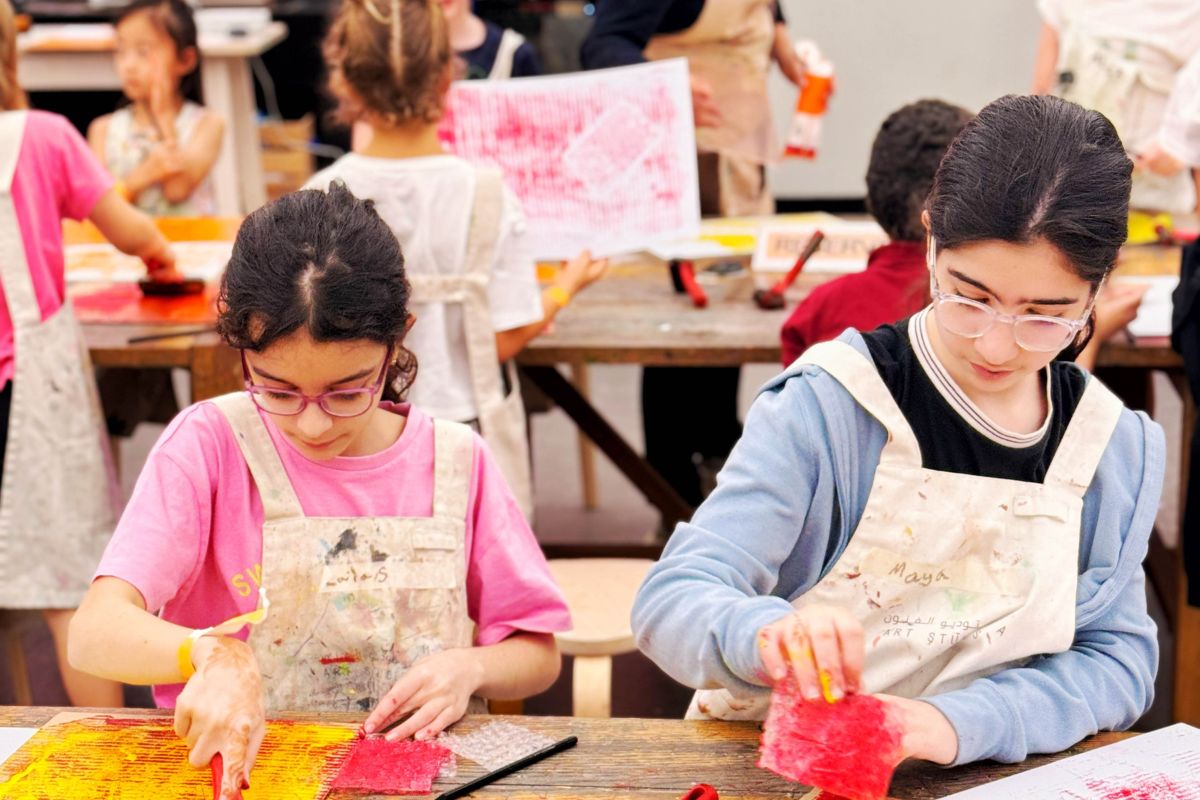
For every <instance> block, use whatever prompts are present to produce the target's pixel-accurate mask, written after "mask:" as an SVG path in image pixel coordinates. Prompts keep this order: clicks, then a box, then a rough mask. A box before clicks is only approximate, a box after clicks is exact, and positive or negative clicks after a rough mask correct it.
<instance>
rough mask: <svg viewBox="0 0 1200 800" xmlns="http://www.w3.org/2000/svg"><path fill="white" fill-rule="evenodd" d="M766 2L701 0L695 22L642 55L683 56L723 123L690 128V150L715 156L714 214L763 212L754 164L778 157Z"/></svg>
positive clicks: (768, 207)
mask: <svg viewBox="0 0 1200 800" xmlns="http://www.w3.org/2000/svg"><path fill="white" fill-rule="evenodd" d="M771 9H772V4H771V2H770V0H707V2H705V3H704V8H703V9H702V10H701V12H700V17H699V18H698V19H697V20H696V23H695V24H694V25H692V26H691V27H690V28H688V29H686V30H683V31H680V32H679V33H670V34H663V35H661V36H655V37H654V38H653V39H651V40H650V43H649V44H648V45H647V46H646V48H645V51H644V52H645V56H646V58H648V59H651V60H654V61H657V60H661V59H666V58H686V59H687V60H688V69H689V70H690V72H691V74H692V75H694V76H696V77H699V78H703V79H704V80H706V81H708V83H709V85H710V86H712V89H713V99H714V100H715V101H716V104H717V106H718V108H720V110H721V115H722V117H723V121H722V123H721V125H720V126H718V127H715V128H697V129H696V149H697V150H699V151H700V152H701V153H718V154H719V155H720V159H719V162H718V182H719V185H720V194H721V213H722V214H724V215H726V216H742V215H748V214H770V213H772V212H773V210H774V205H775V204H774V201H773V200H772V198H771V196H770V194H769V193H768V192H767V191H766V186H765V185H764V182H763V172H762V166H763V165H764V164H766V163H768V162H770V161H771V159H772V158H774V157H775V154H776V153H777V152H778V150H779V148H778V143H777V142H776V139H775V128H774V125H773V123H772V122H771V101H770V97H769V96H768V94H767V74H768V71H769V69H770V66H771V47H772V44H773V43H774V41H775V17H774V15H773V14H772V11H771Z"/></svg>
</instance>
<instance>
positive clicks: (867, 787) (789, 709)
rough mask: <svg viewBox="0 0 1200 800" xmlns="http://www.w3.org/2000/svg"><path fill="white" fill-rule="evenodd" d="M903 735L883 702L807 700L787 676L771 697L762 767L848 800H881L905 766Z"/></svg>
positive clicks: (859, 698)
mask: <svg viewBox="0 0 1200 800" xmlns="http://www.w3.org/2000/svg"><path fill="white" fill-rule="evenodd" d="M901 736H902V728H901V724H900V722H899V720H898V719H896V716H895V712H894V711H893V710H892V708H891V707H889V706H888V705H887V704H886V703H884V702H883V701H881V700H879V699H877V698H874V697H871V696H870V695H862V694H855V695H849V696H848V697H846V698H845V699H843V700H840V701H839V702H837V703H827V702H825V701H824V700H816V701H809V700H805V699H804V698H803V697H802V696H801V694H800V690H799V687H797V685H796V682H795V679H794V678H790V677H789V678H788V679H787V680H785V681H783V682H781V683H779V684H778V685H776V687H775V691H774V692H773V693H772V694H771V707H770V710H769V711H768V712H767V719H766V722H764V724H763V736H762V748H761V750H760V754H759V759H758V766H760V767H762V768H764V769H769V770H771V771H772V772H774V773H776V774H777V775H780V776H782V777H784V778H787V779H788V780H791V781H795V782H797V783H801V784H804V785H806V786H813V787H816V788H818V789H823V790H825V791H826V792H827V793H830V794H833V795H836V796H837V797H841V798H846V800H883V798H885V797H887V790H888V785H889V784H890V783H891V781H892V773H893V772H894V771H895V769H896V765H897V764H899V763H900V761H901V750H900V743H901Z"/></svg>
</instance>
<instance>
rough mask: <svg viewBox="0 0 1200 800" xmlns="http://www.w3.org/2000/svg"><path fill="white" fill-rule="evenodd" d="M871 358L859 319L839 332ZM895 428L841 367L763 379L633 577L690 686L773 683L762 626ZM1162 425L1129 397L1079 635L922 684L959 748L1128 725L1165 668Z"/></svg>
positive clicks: (1092, 509) (781, 611)
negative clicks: (844, 378) (985, 668)
mask: <svg viewBox="0 0 1200 800" xmlns="http://www.w3.org/2000/svg"><path fill="white" fill-rule="evenodd" d="M841 339H842V341H846V342H849V343H850V344H851V345H853V346H854V347H855V348H856V349H858V350H859V351H861V352H862V353H863V354H864V355H867V357H868V358H870V355H869V353H868V351H867V348H866V343H865V342H864V341H863V339H862V337H861V336H860V335H859V334H858V333H857V332H854V331H847V332H846V333H845V334H843V335H842V337H841ZM886 438H887V434H886V432H885V431H884V429H883V426H881V425H880V424H879V423H878V422H877V421H876V420H875V419H874V418H873V417H871V416H870V415H869V414H868V413H867V412H866V410H865V409H863V408H862V406H860V405H859V404H858V403H857V402H856V401H855V400H854V399H853V398H852V397H851V396H850V394H849V393H848V392H847V391H846V390H845V389H844V388H843V387H842V385H841V384H840V383H838V382H837V380H835V379H834V378H833V377H832V376H831V375H829V374H828V373H826V372H825V371H824V370H822V369H820V368H818V367H813V366H805V367H799V366H797V365H793V366H792V367H791V368H789V369H788V370H787V371H785V372H784V373H783V374H782V375H780V376H778V377H777V378H775V379H774V380H772V381H771V382H770V383H768V384H767V385H766V386H765V387H764V388H763V390H762V393H761V394H760V395H759V396H758V398H757V399H756V400H755V402H754V405H753V406H752V407H751V409H750V413H749V414H748V416H747V418H746V425H745V432H744V433H743V435H742V438H741V440H740V441H739V442H738V444H737V446H736V447H735V448H734V450H733V453H732V454H731V455H730V457H729V460H728V461H727V462H726V464H725V468H724V469H723V470H722V471H721V474H720V476H719V478H718V482H717V488H716V490H715V491H714V492H713V493H712V495H711V496H710V497H709V498H708V499H707V500H706V501H705V502H704V504H703V505H701V506H700V508H699V509H697V510H696V513H695V516H694V517H693V518H692V521H691V522H687V523H680V525H679V527H678V528H677V529H676V530H675V533H674V535H673V536H672V537H671V540H670V542H668V544H667V547H666V549H665V550H664V552H663V556H662V559H661V560H660V561H659V562H658V564H656V565H655V566H654V568H653V569H651V571H650V573H649V575H648V576H647V578H646V581H645V583H644V584H643V585H642V587H641V589H640V591H639V592H638V596H637V601H636V603H635V605H634V609H633V629H634V633H635V635H636V637H637V642H638V646H639V647H640V648H641V649H642V650H643V651H644V652H645V653H646V654H647V655H649V656H650V658H652V659H653V660H654V661H655V662H656V663H657V664H658V665H659V666H660V667H662V668H663V669H664V670H665V671H666V672H667V673H668V674H670V675H671V676H672V677H674V678H675V679H677V680H679V681H681V682H683V683H684V684H687V685H688V686H692V687H695V688H698V689H700V688H716V687H727V688H729V689H731V690H732V691H734V692H735V693H737V694H739V695H745V694H749V693H754V692H767V691H769V690H768V689H767V688H765V687H764V686H763V677H762V676H763V675H764V671H763V667H762V663H761V660H760V657H759V652H758V647H757V646H756V637H757V633H758V631H759V629H761V628H762V627H763V626H764V625H768V624H770V623H772V622H775V621H776V620H778V619H780V618H782V617H784V616H786V615H788V614H790V613H791V612H792V606H791V604H790V601H791V600H793V599H795V598H797V597H799V596H800V595H802V594H804V593H805V592H807V591H808V590H809V589H810V588H812V587H813V586H814V585H816V583H817V582H818V581H819V580H820V579H821V578H823V577H824V576H825V574H826V573H827V572H828V571H829V569H830V568H831V567H832V566H833V564H834V563H835V562H836V561H837V559H838V558H839V557H840V556H841V554H842V551H843V550H845V548H846V544H847V543H848V542H849V541H850V537H851V536H852V535H853V533H854V529H855V528H856V527H857V526H858V521H859V518H860V517H861V516H862V513H863V509H864V508H865V507H866V503H867V495H868V494H869V493H870V490H871V484H872V480H873V478H874V475H875V468H876V466H877V465H878V464H879V455H880V452H881V451H882V449H883V445H884V442H885V441H886ZM1164 450H1165V446H1164V440H1163V434H1162V429H1161V428H1160V427H1159V426H1158V425H1157V424H1155V423H1154V422H1153V421H1151V420H1150V419H1149V418H1148V417H1147V416H1146V415H1145V414H1143V413H1141V412H1136V413H1135V412H1133V411H1130V410H1128V409H1125V410H1123V411H1122V412H1121V417H1120V420H1119V421H1118V423H1117V426H1116V429H1115V430H1114V432H1113V434H1112V439H1111V440H1110V441H1109V444H1108V448H1107V449H1106V450H1105V452H1104V456H1103V457H1102V459H1101V461H1100V464H1099V466H1098V468H1097V470H1096V475H1095V477H1094V479H1093V480H1092V484H1091V487H1090V488H1089V489H1088V491H1087V493H1086V495H1085V496H1084V503H1083V517H1082V530H1081V531H1080V541H1079V580H1078V583H1077V587H1076V601H1075V641H1074V644H1073V645H1072V646H1071V649H1069V650H1067V651H1065V652H1062V653H1055V654H1051V655H1045V656H1040V657H1037V658H1034V659H1032V660H1031V661H1029V662H1028V663H1026V664H1025V665H1024V666H1021V667H1016V668H1010V669H1006V670H1003V671H1001V672H998V673H996V674H994V675H991V676H990V677H987V678H981V679H979V680H976V681H974V682H973V683H971V684H969V685H968V686H966V687H964V688H962V689H957V690H954V691H949V692H945V693H943V694H939V695H936V696H931V697H926V698H924V699H925V700H927V701H928V702H930V703H931V704H933V705H934V706H936V707H937V708H938V709H939V710H941V712H942V713H943V714H944V715H945V716H946V718H947V719H948V720H949V721H950V723H951V724H952V725H953V726H954V729H955V731H956V732H957V733H958V755H957V757H956V759H955V763H956V764H964V763H968V762H972V761H978V760H981V759H994V760H997V761H1007V762H1013V761H1020V760H1022V759H1024V758H1025V757H1026V756H1027V755H1029V754H1030V753H1050V752H1058V751H1060V750H1064V749H1066V748H1067V747H1069V746H1071V745H1073V744H1074V743H1076V742H1077V741H1079V740H1080V739H1082V738H1084V737H1086V736H1088V735H1091V734H1093V733H1095V732H1097V731H1100V730H1121V729H1124V728H1127V727H1129V726H1130V725H1132V724H1133V723H1134V722H1135V721H1136V720H1137V719H1138V718H1139V717H1140V716H1141V715H1142V714H1143V713H1145V711H1146V709H1147V708H1148V707H1149V706H1150V702H1151V700H1152V699H1153V694H1154V675H1155V673H1156V671H1157V669H1158V644H1157V640H1156V636H1155V625H1154V622H1153V621H1152V620H1151V619H1150V617H1149V615H1148V614H1147V611H1146V589H1145V574H1144V572H1143V571H1142V560H1143V558H1144V557H1145V555H1146V550H1147V547H1148V543H1149V537H1150V532H1151V529H1152V527H1153V525H1154V517H1155V513H1156V511H1157V509H1158V501H1159V495H1160V494H1161V491H1162V478H1163V469H1164Z"/></svg>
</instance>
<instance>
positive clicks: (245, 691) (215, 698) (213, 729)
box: [175, 636, 266, 800]
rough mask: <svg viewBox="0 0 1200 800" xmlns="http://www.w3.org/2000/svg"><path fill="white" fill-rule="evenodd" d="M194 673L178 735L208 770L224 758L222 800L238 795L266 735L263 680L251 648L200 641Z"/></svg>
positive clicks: (178, 717) (179, 709) (179, 714)
mask: <svg viewBox="0 0 1200 800" xmlns="http://www.w3.org/2000/svg"><path fill="white" fill-rule="evenodd" d="M192 656H193V660H194V662H195V664H196V674H195V675H193V676H192V677H191V678H190V679H189V680H188V682H187V685H186V686H184V687H183V691H182V692H180V693H179V699H178V700H177V701H176V705H175V733H176V734H178V735H179V737H180V738H182V739H184V740H185V741H187V744H188V748H189V753H188V761H189V762H191V764H192V766H194V767H207V766H208V765H209V763H210V762H211V761H212V758H213V756H215V755H216V754H217V753H220V754H221V757H222V760H223V762H224V763H223V766H224V773H223V774H224V778H223V780H222V782H221V795H220V796H221V797H222V798H226V799H227V800H232V798H236V797H240V793H241V790H242V789H243V788H248V787H249V778H250V770H251V769H252V768H253V767H254V761H255V759H256V758H257V757H258V748H259V747H260V746H261V745H262V740H263V737H264V736H265V735H266V719H265V712H264V708H263V693H262V678H261V676H260V674H259V671H258V662H257V661H256V660H255V658H254V653H253V652H252V651H251V650H250V647H249V645H247V644H246V643H245V642H241V641H238V640H237V639H230V638H227V637H215V636H214V637H207V636H206V637H201V638H200V639H199V640H198V641H197V642H196V646H195V648H194V649H193V651H192Z"/></svg>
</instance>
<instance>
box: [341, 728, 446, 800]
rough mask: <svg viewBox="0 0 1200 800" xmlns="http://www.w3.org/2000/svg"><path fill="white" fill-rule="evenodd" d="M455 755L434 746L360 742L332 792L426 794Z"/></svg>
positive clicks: (375, 740) (377, 740)
mask: <svg viewBox="0 0 1200 800" xmlns="http://www.w3.org/2000/svg"><path fill="white" fill-rule="evenodd" d="M452 758H454V754H453V753H451V752H450V751H449V750H447V749H446V748H444V747H442V746H441V745H438V744H434V743H433V742H415V741H412V740H405V741H399V742H389V741H387V740H386V739H384V738H382V737H371V738H367V739H362V740H360V741H359V742H358V743H357V744H356V745H355V746H354V750H353V751H351V753H350V757H349V758H347V759H346V761H345V763H344V764H342V769H341V771H340V772H339V773H338V775H337V777H336V778H334V779H333V786H332V788H334V789H355V790H359V791H367V792H373V793H376V794H429V792H430V790H431V789H432V788H433V781H434V779H435V778H436V777H437V775H438V772H440V771H441V769H442V767H443V765H445V764H446V762H448V761H449V760H450V759H452Z"/></svg>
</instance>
